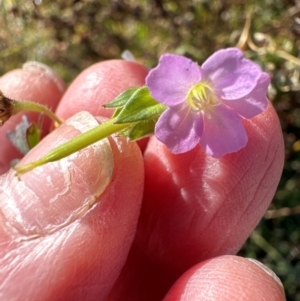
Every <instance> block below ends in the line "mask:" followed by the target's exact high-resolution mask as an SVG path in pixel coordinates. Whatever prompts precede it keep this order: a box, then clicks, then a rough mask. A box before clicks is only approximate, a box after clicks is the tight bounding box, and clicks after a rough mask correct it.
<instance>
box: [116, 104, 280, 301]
mask: <svg viewBox="0 0 300 301" xmlns="http://www.w3.org/2000/svg"><path fill="white" fill-rule="evenodd" d="M243 124H244V126H245V128H246V130H247V133H248V137H249V142H248V144H247V146H246V147H245V148H244V149H242V150H240V151H239V152H237V153H233V154H229V155H226V156H224V157H223V158H221V159H214V158H211V157H209V156H207V155H206V154H205V153H204V151H203V150H202V149H201V148H200V147H197V148H195V149H194V150H192V151H191V152H188V153H185V154H182V155H173V154H171V153H170V152H169V151H168V150H167V149H166V147H165V146H164V145H162V144H161V143H160V142H158V141H157V140H156V139H155V138H152V139H151V140H150V142H149V144H148V146H147V149H146V152H145V154H144V161H145V191H144V199H143V204H142V209H141V215H140V219H139V224H138V228H137V234H136V238H135V241H134V245H133V247H132V249H131V251H130V254H129V260H128V261H127V263H126V266H125V267H124V269H123V272H122V274H121V275H120V277H119V279H118V282H117V283H116V285H115V286H114V288H113V293H112V295H111V299H110V300H118V298H120V296H122V295H126V296H130V297H129V299H130V298H132V300H139V298H141V297H142V296H147V297H145V298H146V299H143V300H156V299H159V298H160V299H161V298H162V297H163V295H164V294H165V293H166V292H167V290H168V289H169V287H170V284H171V283H173V281H174V280H175V279H177V278H178V277H179V276H180V275H181V274H182V273H183V272H185V271H186V270H187V269H189V268H190V267H192V266H193V265H195V264H197V263H199V262H201V261H203V260H206V259H208V258H212V257H216V256H220V255H223V254H235V253H236V252H237V251H238V250H239V248H240V247H241V246H242V244H243V243H244V242H245V240H246V238H247V237H248V236H249V234H250V233H251V231H252V230H253V229H254V227H255V226H256V225H257V223H258V222H259V220H260V219H261V217H262V216H263V214H264V212H265V211H266V209H267V207H268V205H269V203H270V201H271V200H272V198H273V196H274V193H275V190H276V187H277V184H278V182H279V178H280V175H281V171H282V166H283V159H284V147H283V139H282V134H281V129H280V124H279V120H278V117H277V115H276V112H275V110H274V109H273V107H272V106H271V105H269V107H268V108H267V109H266V110H265V111H264V112H263V113H262V114H260V115H259V116H257V117H255V118H253V119H251V120H244V121H243ZM136 254H138V256H137V255H136ZM141 266H144V267H146V268H144V269H143V268H140V267H141ZM129 271H130V273H129ZM149 271H150V272H149ZM136 281H139V286H138V289H135V288H136ZM155 289H156V290H155ZM147 298H148V299H147Z"/></svg>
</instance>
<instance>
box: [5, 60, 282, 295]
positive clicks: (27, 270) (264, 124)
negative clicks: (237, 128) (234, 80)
mask: <svg viewBox="0 0 300 301" xmlns="http://www.w3.org/2000/svg"><path fill="white" fill-rule="evenodd" d="M146 74H147V70H146V69H145V68H144V67H142V66H140V65H138V64H136V63H132V62H126V61H108V62H103V63H100V64H96V65H94V66H92V67H90V68H89V69H87V70H85V71H84V72H83V73H82V74H81V75H80V76H79V77H78V78H77V79H76V80H75V81H74V82H73V84H72V85H71V86H70V87H69V89H68V90H67V92H66V93H65V94H64V96H63V97H62V94H63V88H62V87H63V84H62V83H61V81H60V80H59V79H58V78H57V76H56V75H54V74H53V73H52V72H51V71H49V70H48V69H44V68H41V67H38V66H34V65H27V68H25V69H24V70H19V71H13V72H10V73H9V74H7V75H5V76H3V77H2V78H1V79H0V89H1V90H2V91H3V92H4V94H6V95H7V96H10V97H12V98H16V99H30V100H34V101H43V103H44V104H46V105H48V106H51V107H52V108H55V107H56V106H57V105H58V104H59V105H58V108H57V114H58V115H59V116H60V117H61V118H64V119H66V118H68V117H71V116H73V115H74V114H75V113H77V112H80V111H82V110H87V111H89V112H90V113H91V114H92V115H94V116H106V117H108V116H109V114H111V112H109V111H108V110H105V109H103V108H102V107H101V105H102V104H103V103H106V102H108V101H110V100H111V99H113V98H114V97H115V96H116V95H118V94H119V93H120V92H122V91H123V90H125V89H126V88H128V87H129V86H137V85H142V84H143V83H144V78H145V76H146ZM76 116H77V117H76V118H74V117H73V118H71V121H70V120H69V121H68V124H67V125H66V124H64V125H62V126H61V127H59V128H58V129H56V130H55V131H54V132H53V133H51V134H50V135H49V136H48V137H47V138H46V139H45V140H43V141H42V142H41V143H40V144H39V145H38V146H37V147H36V148H35V149H34V150H33V151H32V152H30V153H29V154H28V155H26V156H25V158H24V161H23V163H24V162H29V161H33V160H35V159H36V157H37V156H41V154H44V153H46V152H47V151H49V150H50V149H52V148H53V147H54V146H55V145H57V144H60V143H62V140H63V139H70V138H71V137H74V136H75V135H77V134H78V132H79V131H81V130H86V129H87V128H91V127H94V126H95V125H96V124H97V123H96V121H95V119H94V118H93V117H92V116H87V114H80V115H76ZM17 118H18V117H16V118H13V119H12V120H11V121H9V122H8V123H6V124H5V125H4V126H3V127H2V128H1V129H0V135H2V136H0V139H1V141H2V143H1V147H0V154H1V155H0V158H1V171H2V173H3V172H4V171H5V170H6V169H7V168H8V164H9V162H10V160H11V159H12V158H16V157H17V151H16V150H14V148H13V147H12V146H11V144H10V142H9V141H8V140H7V139H6V137H5V135H6V131H7V129H8V128H10V129H12V128H14V125H15V124H16V123H17V122H18V121H17ZM244 125H245V127H246V129H247V132H248V136H249V142H248V144H247V146H246V147H245V148H244V149H242V150H241V151H239V152H237V153H233V154H230V155H226V156H225V157H223V158H221V159H213V158H211V157H208V156H207V155H205V153H204V152H203V150H202V149H201V148H200V147H197V148H195V149H194V150H192V151H190V152H189V153H186V154H182V155H172V154H171V153H170V152H169V151H168V150H167V149H166V148H165V147H164V146H163V145H162V144H161V143H159V142H158V141H157V140H156V139H155V138H151V139H150V141H149V144H148V146H147V149H146V151H145V153H144V156H143V157H142V155H141V153H140V151H139V148H138V146H137V145H136V144H135V143H128V142H126V140H125V139H123V138H113V139H110V140H109V141H110V144H108V143H107V142H105V143H104V144H98V145H97V146H95V147H89V148H87V149H86V150H82V151H80V152H79V153H78V154H76V155H73V156H71V158H66V159H63V160H62V161H60V162H56V163H53V164H47V165H45V166H41V167H39V168H37V169H35V170H33V171H32V172H30V173H28V174H26V175H24V176H23V177H22V181H20V182H19V181H18V180H17V178H16V177H14V173H13V172H12V171H10V172H9V173H7V174H4V175H3V176H2V178H1V180H0V182H1V188H0V200H1V201H0V202H1V203H0V206H1V212H2V214H1V215H0V222H1V226H0V229H1V234H2V235H1V243H0V258H1V261H0V270H1V272H0V277H1V282H0V283H1V296H2V298H3V299H4V300H33V301H34V300H110V301H112V300H161V299H162V298H163V296H164V295H166V294H167V291H168V290H169V288H170V287H171V286H172V285H173V287H172V288H171V289H170V291H169V293H168V294H167V295H166V296H165V299H164V300H241V299H242V300H262V299H264V298H265V299H266V300H284V293H283V291H282V288H281V287H280V285H279V284H278V282H276V281H275V280H274V278H273V276H272V275H270V274H269V273H266V271H265V270H264V269H261V268H260V267H259V266H258V265H257V264H255V263H253V262H252V261H249V260H247V259H243V258H240V257H236V256H233V255H226V254H235V253H236V252H237V251H238V249H239V248H240V247H241V245H242V244H243V243H244V241H245V240H246V238H247V237H248V236H249V234H250V233H251V231H252V230H253V228H254V227H255V226H256V224H257V223H258V221H259V220H260V218H261V217H262V215H263V214H264V212H265V210H266V209H267V207H268V205H269V202H270V201H271V199H272V197H273V195H274V192H275V189H276V186H277V184H278V181H279V178H280V174H281V170H282V165H283V141H282V137H281V134H280V133H281V130H280V125H279V122H278V119H277V116H276V113H275V111H274V109H273V108H272V107H271V106H269V107H268V108H267V109H266V110H265V111H264V112H263V113H262V114H260V115H258V116H257V117H255V118H253V119H251V120H245V121H244ZM45 127H49V124H45ZM144 143H145V141H144ZM112 161H113V170H112ZM111 172H113V175H112V178H111V177H110V176H111ZM144 177H145V178H144ZM106 181H109V182H110V183H109V185H108V186H107V187H106V189H105V191H104V192H103V193H101V189H100V188H99V187H103V185H104V184H103V183H106ZM139 215H140V217H139ZM138 218H139V222H138ZM137 223H138V226H137ZM136 230H137V231H136ZM128 254H129V255H128ZM123 266H124V267H123ZM122 267H123V269H122ZM184 272H186V273H185V274H184V275H183V276H182V274H183V273H184ZM176 280H177V282H176V283H175V284H174V282H175V281H176Z"/></svg>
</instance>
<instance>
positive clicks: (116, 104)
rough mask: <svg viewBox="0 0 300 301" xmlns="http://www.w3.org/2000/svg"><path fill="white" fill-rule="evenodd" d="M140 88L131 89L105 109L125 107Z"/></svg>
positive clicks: (105, 106)
mask: <svg viewBox="0 0 300 301" xmlns="http://www.w3.org/2000/svg"><path fill="white" fill-rule="evenodd" d="M138 89H139V88H137V87H133V88H129V89H128V90H126V91H124V92H123V93H121V94H120V95H118V96H117V97H116V98H115V99H114V100H112V101H111V102H109V103H107V104H105V105H103V107H104V108H106V109H113V108H120V107H123V106H124V105H125V104H126V102H127V101H128V99H130V97H131V96H132V95H133V94H134V93H135V92H136V91H137V90H138Z"/></svg>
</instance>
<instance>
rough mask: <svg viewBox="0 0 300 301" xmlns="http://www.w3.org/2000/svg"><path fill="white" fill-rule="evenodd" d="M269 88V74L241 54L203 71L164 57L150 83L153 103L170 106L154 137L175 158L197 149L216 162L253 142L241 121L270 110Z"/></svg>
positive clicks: (222, 55) (229, 54)
mask: <svg viewBox="0 0 300 301" xmlns="http://www.w3.org/2000/svg"><path fill="white" fill-rule="evenodd" d="M269 82H270V79H269V76H268V74H266V73H264V72H262V70H261V68H260V67H259V66H258V65H257V64H255V63H253V62H252V61H250V60H248V59H246V58H244V56H243V53H242V52H241V51H240V50H239V49H237V48H228V49H223V50H219V51H217V52H216V53H214V54H213V55H212V56H211V57H209V58H208V59H207V60H206V61H205V62H204V63H203V65H202V66H201V67H199V66H198V65H197V63H195V62H193V61H191V60H190V59H188V58H186V57H183V56H179V55H173V54H165V55H163V56H162V57H161V58H160V61H159V64H158V66H157V67H156V68H155V69H152V70H151V71H150V73H149V75H148V76H147V78H146V84H147V86H148V88H149V90H150V93H151V95H152V97H153V98H155V99H156V100H157V101H159V102H160V103H162V104H165V105H166V106H167V109H166V110H165V111H164V112H163V113H162V115H161V116H160V118H159V119H158V121H157V123H156V126H155V136H156V137H157V139H158V140H160V141H161V142H163V143H164V144H166V146H167V147H168V148H169V149H170V150H171V152H172V153H175V154H178V153H184V152H187V151H189V150H191V149H193V148H194V147H195V146H196V145H197V144H200V145H201V146H202V147H203V148H204V150H205V151H206V152H207V154H209V155H211V156H212V157H215V158H219V157H222V156H224V155H225V154H228V153H232V152H236V151H238V150H240V149H241V148H243V147H244V146H245V145H246V144H247V141H248V137H247V133H246V131H245V129H244V126H243V124H242V122H241V119H243V118H246V119H249V118H252V117H254V116H256V115H257V114H260V113H261V112H262V111H263V110H264V109H265V108H266V107H267V105H268V100H267V97H266V94H267V88H268V85H269Z"/></svg>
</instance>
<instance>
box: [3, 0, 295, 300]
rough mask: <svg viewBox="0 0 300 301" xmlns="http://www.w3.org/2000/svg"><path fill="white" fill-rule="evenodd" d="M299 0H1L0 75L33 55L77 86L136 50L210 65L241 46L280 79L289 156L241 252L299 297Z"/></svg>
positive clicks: (275, 85) (144, 57)
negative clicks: (92, 69) (93, 70)
mask: <svg viewBox="0 0 300 301" xmlns="http://www.w3.org/2000/svg"><path fill="white" fill-rule="evenodd" d="M299 37H300V1H296V0H252V1H251V0H248V1H246V0H235V1H234V0H219V1H218V0H191V1H181V0H150V1H146V0H139V1H137V0H110V1H108V0H101V1H96V0H56V1H52V0H51V1H49V0H22V1H18V0H0V76H1V75H2V74H3V73H5V72H7V71H9V70H11V69H13V68H20V67H21V66H22V64H23V63H24V62H26V61H28V60H37V61H40V62H43V63H45V64H48V65H49V66H51V67H52V68H53V69H54V70H56V72H57V73H59V74H60V76H61V77H62V78H63V79H64V80H65V81H66V82H67V83H70V81H72V79H74V77H75V76H76V75H77V74H78V73H79V72H80V71H81V70H83V69H84V68H86V67H88V66H90V65H91V64H93V63H95V62H98V61H101V60H107V59H115V58H120V57H121V54H122V53H123V51H124V50H130V51H131V53H132V54H133V55H134V57H135V58H136V60H137V61H138V62H140V63H142V64H145V65H146V66H149V67H153V66H155V65H156V64H157V61H158V58H159V56H160V55H161V54H163V53H165V52H172V53H177V54H183V55H186V56H188V57H190V58H192V59H193V60H196V61H198V62H199V64H201V63H202V62H203V61H204V60H205V59H206V58H207V57H208V56H209V55H211V54H212V53H213V52H214V51H215V50H217V49H220V48H224V47H230V46H236V45H238V46H239V47H240V48H242V49H243V50H244V51H245V55H246V56H247V57H248V58H251V59H252V60H254V61H256V62H257V63H258V64H260V65H261V66H262V68H263V69H264V70H265V71H266V72H268V73H269V74H270V75H271V77H272V85H271V87H270V90H269V98H270V99H271V101H272V103H273V105H274V106H275V108H276V110H277V112H278V115H279V118H280V121H281V125H282V130H283V135H284V139H285V146H286V162H285V167H284V170H283V175H282V179H281V182H280V184H279V187H278V190H277V193H276V195H275V197H274V201H273V203H272V204H271V205H270V207H269V210H268V212H267V213H266V215H265V217H264V218H263V219H262V221H261V222H260V224H259V225H258V227H257V228H256V229H255V231H254V232H253V234H252V235H251V237H250V238H249V239H248V240H247V242H246V243H245V245H244V247H243V248H242V250H241V251H240V253H239V255H241V256H247V257H252V258H255V259H258V260H259V261H261V262H263V263H264V264H266V265H267V266H269V267H270V268H271V269H272V270H273V271H274V272H275V273H276V274H277V275H278V276H279V277H280V279H281V280H282V282H283V284H284V287H285V290H286V295H287V300H293V301H300V82H299V78H300V41H299Z"/></svg>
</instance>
